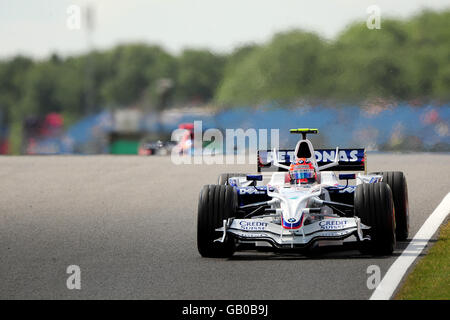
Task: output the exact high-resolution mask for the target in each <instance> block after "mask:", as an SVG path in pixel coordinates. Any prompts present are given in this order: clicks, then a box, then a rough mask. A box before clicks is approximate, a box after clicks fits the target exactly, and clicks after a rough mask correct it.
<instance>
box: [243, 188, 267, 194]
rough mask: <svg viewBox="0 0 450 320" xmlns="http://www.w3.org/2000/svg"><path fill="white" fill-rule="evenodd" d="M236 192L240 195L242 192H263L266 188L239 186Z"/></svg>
mask: <svg viewBox="0 0 450 320" xmlns="http://www.w3.org/2000/svg"><path fill="white" fill-rule="evenodd" d="M238 192H239V194H240V195H244V194H265V193H266V190H265V188H264V189H261V188H258V189H257V188H255V187H247V188H239V189H238Z"/></svg>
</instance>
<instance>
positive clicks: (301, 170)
mask: <svg viewBox="0 0 450 320" xmlns="http://www.w3.org/2000/svg"><path fill="white" fill-rule="evenodd" d="M289 175H290V181H291V183H292V184H300V183H314V182H316V180H317V174H316V170H315V168H314V165H313V164H312V162H311V161H310V160H307V159H306V158H299V159H297V162H296V163H292V164H291V166H290V168H289Z"/></svg>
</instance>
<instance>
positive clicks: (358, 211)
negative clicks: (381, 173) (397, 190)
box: [355, 182, 395, 255]
mask: <svg viewBox="0 0 450 320" xmlns="http://www.w3.org/2000/svg"><path fill="white" fill-rule="evenodd" d="M355 215H356V216H357V217H359V218H360V219H361V222H362V223H363V224H365V225H366V226H369V227H370V230H368V235H370V241H364V242H363V247H362V248H361V251H362V252H363V253H371V254H376V255H389V254H392V252H393V251H394V247H395V216H394V202H393V199H392V191H391V188H390V187H389V186H388V185H387V184H386V183H385V182H380V183H373V184H372V183H371V184H369V183H364V184H360V185H358V186H357V187H356V191H355Z"/></svg>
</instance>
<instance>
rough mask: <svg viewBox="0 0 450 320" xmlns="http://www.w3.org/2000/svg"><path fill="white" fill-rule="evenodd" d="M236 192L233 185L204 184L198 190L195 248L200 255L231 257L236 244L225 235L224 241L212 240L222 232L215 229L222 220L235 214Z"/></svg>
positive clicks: (220, 224) (221, 223) (219, 225)
mask: <svg viewBox="0 0 450 320" xmlns="http://www.w3.org/2000/svg"><path fill="white" fill-rule="evenodd" d="M236 209H237V194H236V191H235V190H234V188H233V187H231V186H225V185H206V186H204V187H203V189H202V191H201V192H200V199H199V203H198V217H197V248H198V252H199V253H200V255H201V256H202V257H211V258H226V257H231V256H232V255H233V253H234V251H235V248H236V244H235V241H234V239H233V238H231V237H229V236H227V237H226V238H225V242H223V243H222V242H214V240H216V239H218V238H220V237H222V235H223V233H222V232H219V231H216V229H217V228H220V227H221V226H223V220H226V219H228V218H230V217H234V216H235V215H236Z"/></svg>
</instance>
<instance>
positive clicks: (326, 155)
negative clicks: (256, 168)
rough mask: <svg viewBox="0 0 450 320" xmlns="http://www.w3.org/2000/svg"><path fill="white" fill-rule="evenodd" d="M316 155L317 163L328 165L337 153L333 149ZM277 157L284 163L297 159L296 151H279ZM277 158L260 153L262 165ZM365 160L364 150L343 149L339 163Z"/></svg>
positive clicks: (317, 152)
mask: <svg viewBox="0 0 450 320" xmlns="http://www.w3.org/2000/svg"><path fill="white" fill-rule="evenodd" d="M314 155H315V157H316V161H317V162H321V163H328V162H333V161H334V158H335V155H336V151H335V150H332V149H329V150H328V149H326V150H315V151H314ZM276 157H277V158H278V161H279V162H281V163H283V162H292V161H294V159H295V152H294V150H289V151H286V150H285V151H281V150H279V151H277V154H276ZM274 158H275V156H274V155H273V151H267V152H260V160H261V163H266V164H267V163H270V162H272V161H273V159H274ZM363 159H364V150H363V149H341V150H339V161H343V162H362V161H363Z"/></svg>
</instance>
